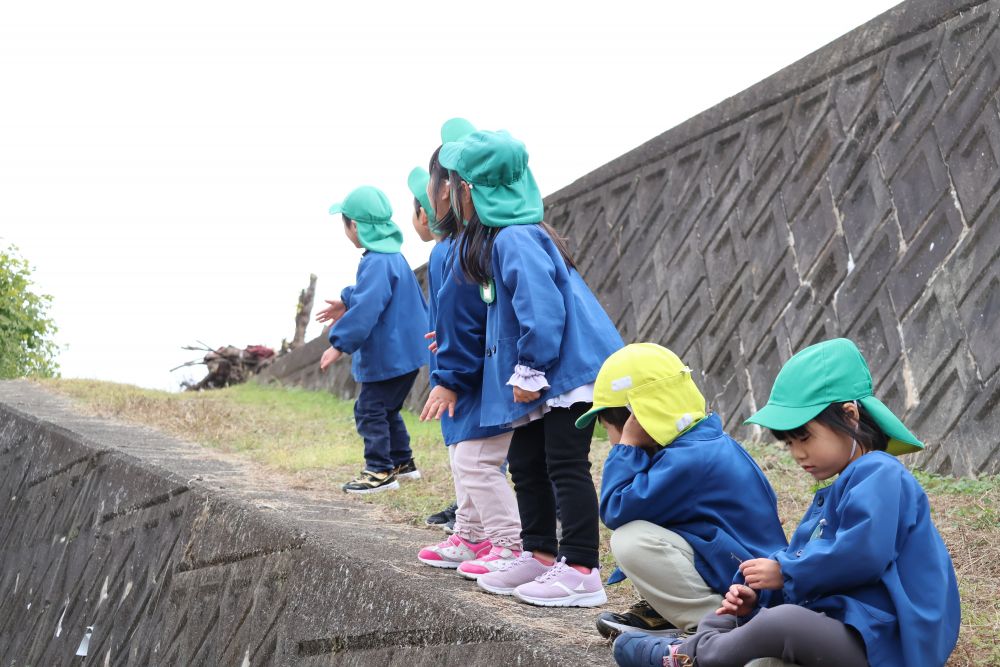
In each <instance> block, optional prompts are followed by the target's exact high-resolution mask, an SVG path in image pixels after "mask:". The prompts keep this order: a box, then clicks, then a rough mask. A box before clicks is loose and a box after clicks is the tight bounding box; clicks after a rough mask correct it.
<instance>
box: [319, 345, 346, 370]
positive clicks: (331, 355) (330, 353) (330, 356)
mask: <svg viewBox="0 0 1000 667" xmlns="http://www.w3.org/2000/svg"><path fill="white" fill-rule="evenodd" d="M343 354H344V353H343V352H341V351H340V350H338V349H337V348H335V347H330V348H327V350H326V352H324V353H323V356H322V357H320V358H319V369H320V371H325V370H326V369H327V368H329V367H330V366H331V364H333V362H335V361H337V359H340V357H341V356H343Z"/></svg>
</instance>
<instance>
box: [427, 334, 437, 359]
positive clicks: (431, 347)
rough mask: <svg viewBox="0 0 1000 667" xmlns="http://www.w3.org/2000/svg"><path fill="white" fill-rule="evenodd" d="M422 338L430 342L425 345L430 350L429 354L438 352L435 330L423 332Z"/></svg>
mask: <svg viewBox="0 0 1000 667" xmlns="http://www.w3.org/2000/svg"><path fill="white" fill-rule="evenodd" d="M424 338H426V339H427V340H429V341H431V344H430V345H428V346H427V349H428V350H430V351H431V354H437V353H438V343H437V331H428V332H427V333H425V334H424Z"/></svg>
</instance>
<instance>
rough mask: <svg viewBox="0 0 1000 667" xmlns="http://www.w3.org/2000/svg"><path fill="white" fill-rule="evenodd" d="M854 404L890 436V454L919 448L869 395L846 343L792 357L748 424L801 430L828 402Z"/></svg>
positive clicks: (860, 362)
mask: <svg viewBox="0 0 1000 667" xmlns="http://www.w3.org/2000/svg"><path fill="white" fill-rule="evenodd" d="M850 401H857V402H858V403H860V404H861V405H863V406H864V407H865V410H867V411H868V414H869V415H871V418H872V419H873V420H874V421H875V423H876V424H878V426H879V428H881V429H882V432H883V433H885V434H886V435H887V436H889V447H888V449H887V451H888V452H889V453H890V454H894V455H897V456H898V455H900V454H909V453H910V452H915V451H918V450H921V449H923V448H924V445H923V443H922V442H920V441H919V440H917V438H916V436H914V435H913V434H912V433H910V431H909V430H908V429H907V428H906V427H905V426H903V422H901V421H900V420H899V418H898V417H896V415H894V414H892V411H891V410H889V408H887V407H886V406H885V404H884V403H882V401H880V400H878V399H877V398H875V396H873V395H872V374H871V371H869V370H868V363H867V362H866V361H865V358H864V357H863V356H861V351H860V350H859V349H858V347H857V345H855V344H854V343H853V342H852V341H850V340H848V339H846V338H835V339H834V340H828V341H824V342H822V343H817V344H816V345H810V346H809V347H807V348H806V349H804V350H802V351H800V352H799V353H797V354H795V355H794V356H793V357H792V358H791V359H789V360H788V361H787V362H785V365H784V366H782V367H781V370H780V371H779V372H778V377H776V378H775V379H774V387H772V388H771V398H769V399H768V401H767V405H765V406H764V407H763V408H761V409H760V410H758V411H757V413H756V414H754V415H753V416H752V417H750V419H748V420H747V421H746V423H747V424H759V425H760V426H763V427H765V428H770V429H774V430H776V431H790V430H792V429H796V428H799V427H800V426H803V425H804V424H805V423H806V422H808V421H809V420H810V419H813V418H814V417H815V416H816V415H818V414H819V413H820V412H822V411H823V410H824V409H825V408H826V407H827V406H828V405H830V404H831V403H847V402H850Z"/></svg>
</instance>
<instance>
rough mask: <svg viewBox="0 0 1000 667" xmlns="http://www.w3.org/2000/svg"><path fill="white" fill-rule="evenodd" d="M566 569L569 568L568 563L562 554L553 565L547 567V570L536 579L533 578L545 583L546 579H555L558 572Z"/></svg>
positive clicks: (560, 572)
mask: <svg viewBox="0 0 1000 667" xmlns="http://www.w3.org/2000/svg"><path fill="white" fill-rule="evenodd" d="M568 569H569V565H567V564H566V557H565V556H563V557H562V558H560V559H559V561H558V562H557V563H556V564H555V565H553V566H552V567H551V568H550V569H549V571H548V572H546V573H545V574H543V575H542V576H540V577H538V579H535V581H537V582H538V583H540V584H544V583H546V582H548V581H550V580H552V579H555V578H556V577H558V576H559V575H560V574H562V573H563V572H565V571H566V570H568Z"/></svg>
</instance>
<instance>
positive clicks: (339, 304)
mask: <svg viewBox="0 0 1000 667" xmlns="http://www.w3.org/2000/svg"><path fill="white" fill-rule="evenodd" d="M326 302H327V303H328V304H329V305H328V306H327V307H326V308H324V309H323V310H321V311H319V312H318V313H316V321H317V322H319V323H321V324H325V323H327V322H336V321H337V320H339V319H340V318H341V317H343V315H344V313H346V312H347V306H345V305H344V302H343V301H341V300H340V299H334V300H333V301H330V300H329V299H326Z"/></svg>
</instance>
